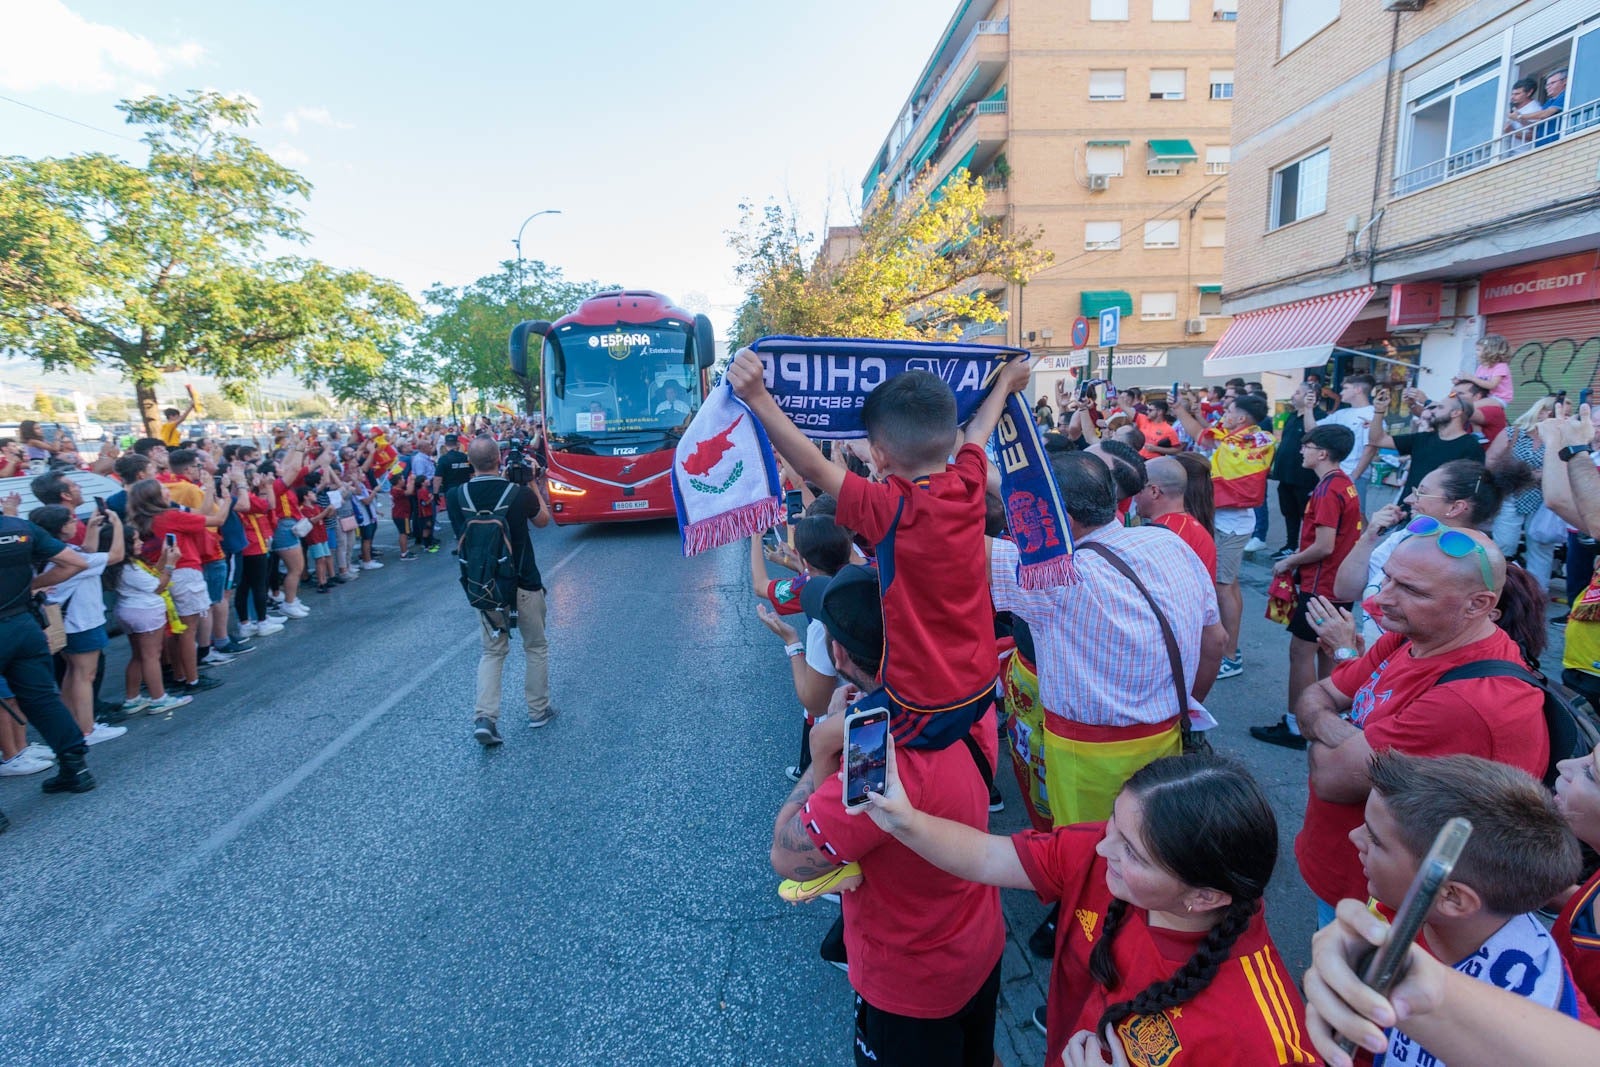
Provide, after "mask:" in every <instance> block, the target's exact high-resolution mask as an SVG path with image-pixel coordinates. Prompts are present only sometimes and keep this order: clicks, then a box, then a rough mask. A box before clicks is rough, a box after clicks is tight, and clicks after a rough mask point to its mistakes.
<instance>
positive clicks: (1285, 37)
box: [1278, 0, 1339, 56]
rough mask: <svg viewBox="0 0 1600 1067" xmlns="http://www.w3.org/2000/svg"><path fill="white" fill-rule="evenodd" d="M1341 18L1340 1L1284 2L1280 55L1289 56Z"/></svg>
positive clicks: (1301, 0) (1306, 0)
mask: <svg viewBox="0 0 1600 1067" xmlns="http://www.w3.org/2000/svg"><path fill="white" fill-rule="evenodd" d="M1338 17H1339V0H1283V12H1282V18H1281V19H1280V20H1279V23H1278V25H1279V28H1280V34H1281V37H1280V40H1279V42H1278V54H1279V55H1284V56H1286V55H1288V54H1289V53H1290V52H1293V51H1294V50H1295V49H1296V48H1299V47H1300V46H1301V45H1303V44H1305V43H1306V42H1307V41H1309V40H1311V38H1313V37H1315V36H1316V35H1317V34H1318V33H1319V32H1321V31H1322V30H1323V29H1324V28H1326V27H1327V26H1329V25H1331V24H1332V23H1333V21H1334V20H1335V19H1337V18H1338Z"/></svg>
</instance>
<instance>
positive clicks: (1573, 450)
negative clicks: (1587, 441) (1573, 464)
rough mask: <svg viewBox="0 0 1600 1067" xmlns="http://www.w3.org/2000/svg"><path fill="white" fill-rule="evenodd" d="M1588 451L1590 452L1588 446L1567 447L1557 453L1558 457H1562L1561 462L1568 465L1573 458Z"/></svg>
mask: <svg viewBox="0 0 1600 1067" xmlns="http://www.w3.org/2000/svg"><path fill="white" fill-rule="evenodd" d="M1587 451H1589V446H1588V445H1566V446H1564V447H1563V448H1562V449H1561V451H1559V452H1557V453H1556V455H1558V456H1560V457H1561V462H1563V463H1566V462H1569V461H1570V460H1571V459H1572V457H1573V456H1576V455H1578V454H1579V453H1580V452H1587Z"/></svg>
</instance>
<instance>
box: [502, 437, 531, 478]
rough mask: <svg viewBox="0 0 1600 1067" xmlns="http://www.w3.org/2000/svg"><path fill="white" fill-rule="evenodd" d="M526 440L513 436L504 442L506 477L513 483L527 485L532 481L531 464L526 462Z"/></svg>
mask: <svg viewBox="0 0 1600 1067" xmlns="http://www.w3.org/2000/svg"><path fill="white" fill-rule="evenodd" d="M527 449H528V442H527V440H526V439H525V438H522V437H513V438H511V439H510V440H508V441H507V442H506V479H507V480H508V481H510V482H511V483H512V484H513V485H527V484H529V483H530V482H532V481H533V464H532V463H529V462H528V451H527Z"/></svg>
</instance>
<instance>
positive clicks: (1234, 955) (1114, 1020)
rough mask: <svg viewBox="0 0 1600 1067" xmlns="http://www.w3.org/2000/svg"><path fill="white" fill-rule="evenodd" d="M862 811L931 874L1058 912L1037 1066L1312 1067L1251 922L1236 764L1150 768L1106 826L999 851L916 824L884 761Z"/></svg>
mask: <svg viewBox="0 0 1600 1067" xmlns="http://www.w3.org/2000/svg"><path fill="white" fill-rule="evenodd" d="M869 796H870V797H871V799H870V801H869V803H868V805H867V806H866V807H865V808H864V809H862V810H865V811H866V812H867V813H868V814H869V815H870V816H871V818H872V819H873V821H874V822H876V823H877V824H878V825H879V826H881V827H883V828H884V829H885V830H887V831H889V832H890V833H891V834H893V835H894V836H895V837H896V838H897V839H899V840H900V841H901V843H903V844H905V845H906V846H907V847H908V848H911V849H912V850H914V851H915V852H917V854H919V855H920V856H922V857H923V858H924V859H926V860H928V862H930V863H932V864H934V865H935V866H937V867H941V868H943V869H944V870H947V871H949V872H950V873H951V874H955V875H958V876H959V877H962V878H966V879H969V880H971V881H974V882H978V883H980V884H984V885H997V886H1002V887H1007V888H1013V889H1032V890H1033V891H1034V892H1036V893H1038V894H1039V896H1040V898H1041V899H1042V900H1044V901H1046V902H1048V903H1057V902H1059V904H1060V907H1061V920H1062V921H1061V922H1060V924H1059V925H1058V927H1057V931H1056V949H1055V957H1054V959H1055V962H1054V964H1053V966H1052V969H1051V972H1050V991H1049V997H1048V1002H1047V1004H1046V1008H1045V1015H1046V1019H1047V1020H1048V1025H1047V1027H1046V1042H1047V1045H1048V1051H1047V1053H1046V1057H1045V1062H1046V1063H1048V1064H1052V1065H1054V1064H1059V1063H1062V1062H1069V1063H1074V1064H1077V1063H1087V1064H1102V1063H1113V1062H1128V1061H1130V1060H1131V1062H1135V1063H1170V1064H1174V1065H1176V1067H1183V1065H1185V1064H1196V1065H1198V1064H1205V1065H1208V1067H1209V1065H1215V1067H1229V1065H1234V1064H1237V1065H1240V1067H1244V1065H1246V1064H1248V1065H1250V1067H1262V1065H1271V1064H1314V1063H1317V1062H1319V1061H1318V1059H1317V1058H1316V1055H1315V1053H1314V1052H1313V1051H1312V1048H1311V1044H1310V1042H1309V1041H1307V1039H1306V1037H1305V1035H1304V1032H1303V1026H1304V1019H1305V1009H1304V1006H1303V1005H1302V1004H1301V1001H1300V997H1299V994H1298V993H1297V992H1296V991H1295V986H1294V983H1293V981H1292V980H1291V979H1290V978H1289V976H1288V974H1287V973H1286V972H1285V969H1284V966H1283V960H1282V959H1281V958H1280V957H1279V955H1278V950H1277V948H1276V947H1275V946H1274V945H1273V943H1272V938H1271V937H1270V935H1269V934H1268V933H1267V926H1266V917H1265V913H1264V910H1263V903H1262V901H1263V896H1264V894H1265V892H1266V888H1267V882H1268V881H1269V880H1270V879H1271V877H1272V867H1273V864H1274V862H1275V861H1276V860H1277V855H1278V827H1277V820H1276V819H1275V818H1274V816H1273V813H1272V807H1271V805H1270V804H1269V803H1268V801H1267V799H1266V796H1265V794H1264V793H1263V792H1262V790H1261V787H1260V786H1259V785H1258V784H1257V783H1256V781H1255V779H1253V778H1251V777H1250V774H1249V773H1248V772H1247V771H1245V770H1244V768H1242V767H1240V766H1239V765H1238V764H1236V763H1234V762H1232V761H1231V760H1226V759H1222V758H1220V757H1218V756H1211V755H1190V756H1168V757H1165V758H1163V759H1158V760H1155V761H1154V762H1152V763H1149V764H1146V765H1145V766H1144V767H1143V768H1141V769H1140V770H1139V771H1137V772H1136V773H1135V774H1134V775H1133V776H1132V777H1131V778H1129V779H1128V781H1127V783H1126V784H1125V785H1124V786H1123V787H1122V790H1121V792H1120V793H1118V794H1117V798H1116V800H1115V802H1114V803H1113V805H1112V809H1111V818H1110V819H1109V820H1108V821H1106V822H1103V823H1098V822H1097V823H1079V824H1076V825H1072V826H1062V827H1058V828H1056V829H1055V830H1053V831H1050V832H1047V833H1041V832H1039V831H1036V830H1028V831H1024V832H1022V833H1019V834H1016V835H1015V836H1013V837H1009V838H1008V837H1002V836H999V835H991V834H986V833H984V832H983V831H982V830H978V829H976V828H974V827H970V826H964V825H962V824H960V823H955V822H951V821H949V820H947V819H940V818H937V817H935V816H933V815H929V814H926V813H924V812H921V811H918V810H916V808H914V807H913V806H912V804H911V802H910V800H909V798H908V797H907V796H906V793H905V790H904V789H903V788H902V787H901V785H900V781H899V778H898V776H897V775H896V773H895V759H894V751H893V747H892V746H891V748H890V751H889V761H888V777H887V785H886V787H885V789H884V792H883V795H881V796H880V795H878V794H869ZM1108 1039H1109V1040H1110V1041H1115V1042H1116V1043H1117V1045H1118V1046H1119V1047H1117V1048H1116V1049H1115V1051H1114V1052H1113V1051H1112V1049H1111V1047H1110V1046H1109V1045H1107V1044H1105V1042H1106V1041H1107V1040H1108ZM1064 1053H1066V1054H1067V1056H1068V1058H1067V1059H1066V1060H1064V1059H1063V1054H1064ZM1108 1056H1122V1057H1123V1059H1121V1060H1117V1059H1114V1058H1108Z"/></svg>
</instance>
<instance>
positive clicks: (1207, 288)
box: [1195, 282, 1222, 293]
mask: <svg viewBox="0 0 1600 1067" xmlns="http://www.w3.org/2000/svg"><path fill="white" fill-rule="evenodd" d="M1195 288H1196V289H1198V290H1200V291H1201V292H1202V293H1221V292H1222V285H1221V283H1220V282H1219V283H1218V284H1216V285H1197V286H1195Z"/></svg>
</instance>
